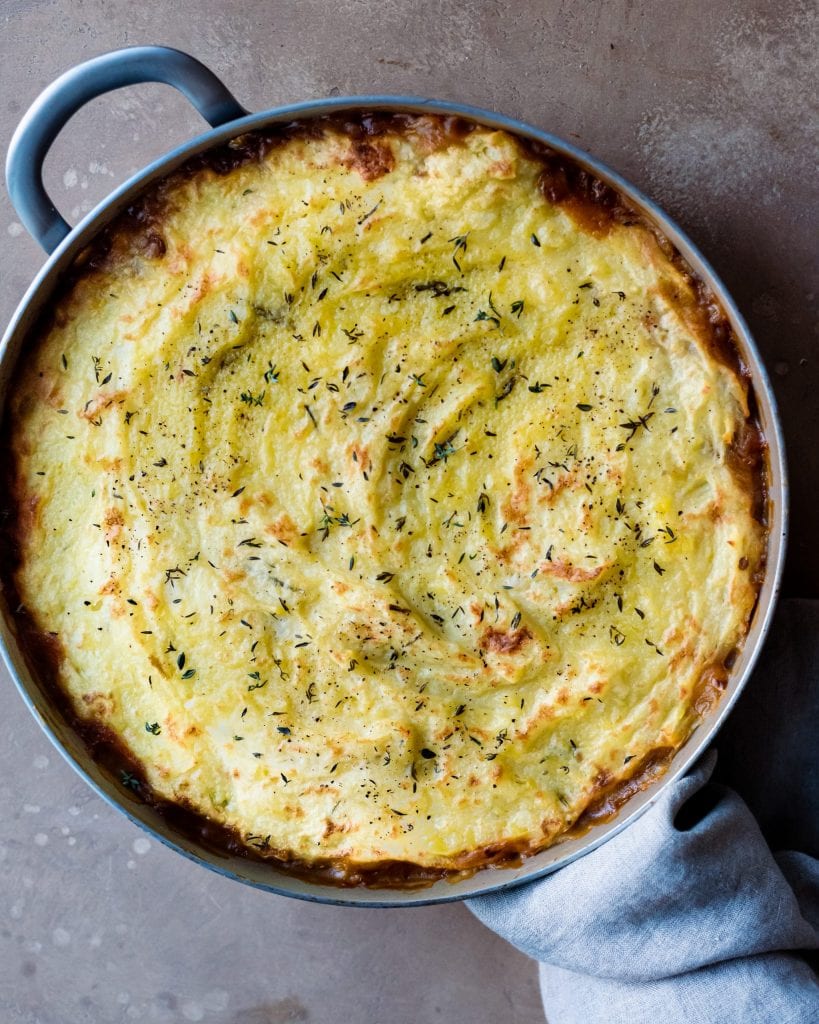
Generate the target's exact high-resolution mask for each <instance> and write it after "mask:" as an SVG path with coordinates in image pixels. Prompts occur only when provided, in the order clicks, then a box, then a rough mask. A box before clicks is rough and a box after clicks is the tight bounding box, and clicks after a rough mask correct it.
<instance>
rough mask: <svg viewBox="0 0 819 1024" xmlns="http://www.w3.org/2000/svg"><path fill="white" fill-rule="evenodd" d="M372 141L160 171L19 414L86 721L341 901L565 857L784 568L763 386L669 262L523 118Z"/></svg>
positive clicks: (52, 335) (209, 814)
mask: <svg viewBox="0 0 819 1024" xmlns="http://www.w3.org/2000/svg"><path fill="white" fill-rule="evenodd" d="M359 128H360V129H361V130H359V131H353V130H351V128H350V127H349V126H347V127H344V126H342V125H334V124H333V123H332V122H327V123H324V124H314V125H313V126H312V127H308V128H305V129H294V130H292V131H289V132H287V131H286V132H283V133H281V135H280V136H279V137H276V138H267V139H264V138H255V137H251V138H250V139H245V140H240V142H239V143H237V144H236V148H235V149H234V150H233V151H231V150H230V149H228V150H227V151H225V153H224V154H223V157H224V159H223V162H222V164H220V163H219V161H218V160H215V161H213V160H212V161H210V162H208V161H200V162H199V163H198V164H197V165H195V166H192V167H188V168H187V169H186V170H185V171H183V172H180V173H178V174H176V175H175V176H174V177H172V178H171V179H170V180H168V181H167V182H165V183H164V184H163V185H161V186H160V188H159V190H158V192H156V193H155V194H154V196H153V197H149V199H148V200H146V202H145V203H144V204H143V205H142V206H141V207H140V208H139V209H138V210H136V211H134V212H133V213H132V215H131V217H130V218H129V219H126V220H124V221H122V222H121V223H120V224H119V225H117V224H115V225H114V227H113V228H112V229H110V230H109V232H108V238H109V243H110V246H109V251H108V252H107V254H104V255H103V256H100V255H99V254H97V255H96V256H95V257H94V258H93V259H92V260H91V267H90V268H86V271H85V272H84V273H83V274H81V275H79V276H78V277H77V279H76V281H75V282H74V284H73V285H72V287H71V288H70V289H69V290H68V291H67V293H66V294H65V295H64V296H63V297H61V298H60V299H59V301H58V302H57V303H56V305H55V308H54V310H53V316H52V319H51V321H50V323H49V324H48V325H47V326H45V327H43V329H42V330H41V332H40V336H39V337H38V338H37V339H36V344H35V343H34V342H32V345H31V346H30V350H29V351H28V352H27V353H26V355H25V358H24V359H23V361H22V365H21V367H20V369H19V371H18V378H17V381H16V385H15V388H14V390H13V397H12V399H11V412H10V419H9V423H10V431H11V445H12V450H13V456H14V460H15V463H14V466H15V468H14V492H15V499H16V507H17V512H16V519H15V530H16V539H17V543H18V545H19V561H18V566H17V571H16V587H17V589H18V591H19V596H20V600H21V602H22V604H23V606H24V607H25V609H26V614H27V615H28V616H29V619H30V620H33V622H34V624H35V626H36V628H37V630H38V631H39V632H40V633H42V634H44V635H46V636H48V637H50V638H51V643H52V646H55V647H56V648H57V649H58V650H59V657H58V659H57V664H56V665H55V670H56V671H57V672H58V675H59V684H60V686H61V688H62V689H63V690H64V691H65V693H66V694H67V695H68V697H69V699H70V702H71V706H72V708H73V710H74V713H75V714H76V715H77V716H78V717H79V718H80V719H81V720H82V721H84V722H86V723H93V724H94V725H95V727H98V728H101V729H103V730H105V731H106V732H109V733H110V734H112V735H114V736H116V737H117V738H118V740H119V742H121V743H122V745H123V747H124V748H125V749H126V750H127V751H128V752H129V753H130V756H131V757H132V758H133V759H134V760H135V761H136V763H138V764H139V766H140V769H139V773H140V782H139V783H138V784H140V785H143V786H144V787H145V789H146V791H150V792H152V793H153V794H154V795H155V797H157V798H160V799H162V800H166V801H169V802H171V803H175V804H181V805H183V806H185V807H188V808H191V809H193V810H194V811H196V812H197V813H199V814H201V815H202V816H203V817H204V818H206V819H208V820H210V821H213V822H216V823H218V824H219V825H221V826H224V827H225V828H226V829H227V830H229V831H230V832H232V833H235V834H236V835H237V836H238V837H239V838H240V839H241V841H242V842H243V843H244V844H245V845H246V846H247V847H248V848H251V849H253V850H255V851H256V852H257V853H258V854H260V855H262V856H267V857H271V858H273V859H277V860H279V861H283V862H299V863H300V864H302V865H307V866H308V867H309V865H310V864H317V865H318V864H321V865H324V866H327V865H329V866H330V875H331V877H333V876H334V877H336V878H337V880H339V881H343V880H345V879H347V880H349V879H350V878H351V877H354V878H358V877H359V876H358V875H356V872H357V871H363V872H365V873H366V871H367V870H373V871H376V872H377V869H378V866H379V865H383V864H387V863H393V864H395V863H399V864H404V865H406V866H409V867H408V869H411V868H412V866H415V867H416V868H417V869H418V871H419V872H421V873H423V872H424V871H426V872H435V871H442V872H443V871H450V870H452V871H457V870H458V869H459V868H464V867H465V866H470V867H473V868H474V867H476V866H479V865H480V864H481V863H483V862H487V861H491V860H492V859H496V858H497V855H498V852H499V851H504V850H507V851H514V852H515V853H518V854H527V853H532V852H535V851H537V850H539V849H542V848H544V847H546V846H548V845H549V844H551V843H553V842H555V841H556V840H558V839H559V838H560V837H561V836H562V835H564V834H565V833H566V831H567V830H568V829H570V828H571V827H572V826H573V825H575V823H576V822H577V821H578V819H581V820H582V815H583V814H584V812H587V813H588V811H589V810H590V809H593V808H594V806H595V802H597V803H598V804H599V802H600V800H601V798H603V797H605V795H606V794H607V793H609V792H610V791H612V790H616V788H617V787H618V786H620V787H621V788H622V787H623V786H625V787H626V788H627V787H628V786H629V781H628V780H629V779H632V777H633V776H634V775H635V771H636V770H637V769H640V768H641V766H646V765H648V766H652V765H655V764H656V763H657V761H658V757H659V758H660V759H662V756H663V755H664V754H666V753H670V752H671V751H673V750H675V749H676V748H678V747H679V746H680V745H681V743H682V742H683V741H684V740H685V739H686V738H687V737H688V735H689V734H690V732H691V730H692V729H693V728H694V726H695V725H696V723H697V721H698V720H699V716H700V715H701V714H702V713H704V712H705V711H707V710H708V709H709V708H710V706H711V704H712V703H713V702H714V701H715V700H716V699H717V697H718V695H719V691H720V688H721V687H722V686H724V683H725V680H726V678H727V669H726V665H730V664H731V659H732V658H733V657H734V656H735V654H736V650H737V648H738V646H740V645H741V643H742V640H743V638H744V636H745V634H746V632H747V629H748V625H749V621H750V617H751V615H752V612H753V608H754V605H755V601H756V596H757V592H758V586H759V579H760V577H761V573H762V569H763V563H764V550H765V532H764V527H763V525H762V523H761V522H760V521H759V518H758V513H757V510H756V504H757V492H758V487H759V485H760V484H761V481H760V479H758V478H759V477H760V474H761V472H762V470H761V468H760V466H759V465H757V466H756V468H755V469H754V470H753V471H752V472H751V473H750V474H749V473H748V472H746V471H745V470H744V469H743V465H742V459H741V457H740V455H741V452H742V451H743V450H744V448H747V444H748V437H750V436H751V435H752V434H753V430H754V427H753V423H752V418H751V414H750V411H749V396H748V388H747V383H746V381H745V380H744V378H743V376H742V374H741V373H740V372H739V370H738V369H737V366H736V365H734V363H732V361H731V359H729V358H726V357H725V345H724V344H722V345H721V344H720V343H719V342H720V339H719V337H718V335H719V332H720V330H722V331H723V333H724V323H723V322H722V321H720V317H719V315H718V314H715V313H714V310H713V308H711V310H710V313H711V317H710V319H709V309H708V307H707V303H706V301H705V299H704V297H703V293H702V289H701V287H700V286H699V285H698V283H697V282H696V281H695V280H694V279H693V278H692V276H691V275H690V274H689V273H688V272H687V271H686V269H685V267H684V266H683V265H682V263H681V261H680V260H679V258H678V257H676V256H675V255H674V253H673V252H672V251H671V250H670V247H669V246H668V245H667V243H664V242H663V240H662V239H660V238H658V236H657V235H656V234H655V232H654V231H653V230H651V228H650V227H648V226H647V225H646V224H644V223H643V222H642V221H641V220H640V219H639V218H638V217H637V216H629V215H628V209H627V207H625V206H624V205H623V206H620V207H617V206H616V204H614V205H612V204H611V203H609V205H608V207H607V206H606V204H605V202H597V200H598V199H599V196H597V197H595V195H594V194H593V193H594V188H592V189H591V191H588V190H587V194H585V195H580V194H578V193H577V192H576V191H575V192H572V190H571V189H570V188H568V187H567V177H566V172H565V169H564V170H562V171H561V170H559V169H558V171H555V168H554V166H552V165H549V163H548V160H547V159H546V157H544V156H542V155H538V154H537V153H535V152H533V151H532V150H531V149H530V148H526V147H525V146H524V145H523V144H522V143H521V142H519V141H518V140H516V139H515V138H513V137H512V136H510V135H508V134H505V133H503V132H501V131H495V130H491V129H487V128H481V127H477V126H467V127H466V128H464V129H463V130H462V131H460V132H453V131H447V130H445V128H446V125H445V124H444V122H443V121H441V120H440V119H437V118H434V117H426V118H417V119H404V120H403V121H402V122H401V123H400V124H396V125H394V126H392V127H390V126H389V124H387V126H386V127H382V130H380V131H372V132H370V133H369V134H368V133H367V131H365V130H364V128H361V126H360V125H359ZM231 152H234V153H235V154H236V159H235V161H231ZM544 161H546V162H544ZM232 164H235V166H233V165H232ZM596 202H597V205H595V203H596ZM723 340H724V339H723ZM738 452H739V453H740V454H739V455H738ZM754 477H756V478H757V479H753V478H754ZM133 778H134V776H133V775H128V776H127V777H125V779H124V781H125V782H126V784H128V783H129V782H131V783H132V782H133ZM632 788H636V784H634V783H632ZM409 874H410V875H411V870H409Z"/></svg>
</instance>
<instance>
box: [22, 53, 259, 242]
mask: <svg viewBox="0 0 819 1024" xmlns="http://www.w3.org/2000/svg"><path fill="white" fill-rule="evenodd" d="M139 82H164V83H165V84H166V85H172V86H173V87H174V88H175V89H178V90H179V91H180V92H181V93H182V94H183V95H184V96H185V97H186V98H187V99H188V100H190V102H191V103H192V104H193V105H194V107H196V109H197V110H198V111H199V113H200V114H201V115H202V117H204V119H205V120H206V121H208V122H209V123H210V124H211V125H213V127H214V128H215V127H217V126H218V125H221V124H225V123H226V122H227V121H233V120H235V119H236V118H237V117H244V115H245V114H246V113H247V111H246V110H245V109H244V107H242V106H241V105H240V104H239V103H238V102H237V100H236V99H235V98H234V96H233V95H232V94H231V93H230V92H229V90H228V89H226V88H225V86H224V85H222V83H221V82H220V81H219V79H218V78H217V77H216V75H214V74H213V72H212V71H209V70H208V68H206V67H205V66H204V64H200V62H199V61H198V60H196V59H195V58H194V57H191V56H189V55H188V54H187V53H182V52H181V51H180V50H172V49H170V48H169V47H167V46H134V47H130V48H128V49H124V50H114V51H113V52H112V53H105V54H103V55H102V56H101V57H94V58H93V60H89V61H86V62H85V63H84V64H79V65H78V66H77V67H75V68H72V69H71V70H70V71H67V72H66V73H65V74H64V75H62V76H61V77H60V78H58V79H57V80H56V82H53V83H52V84H51V85H50V86H49V87H48V88H47V89H46V90H45V91H44V92H42V93H41V94H40V95H39V96H38V97H37V99H36V100H35V101H34V103H33V104H32V105H31V107H29V109H28V111H27V112H26V114H25V116H24V117H23V119H22V121H21V122H20V124H19V125H18V126H17V131H16V132H15V133H14V137H13V138H12V140H11V144H10V146H9V152H8V157H7V159H6V183H7V186H8V190H9V195H10V196H11V201H12V203H13V204H14V208H15V210H16V211H17V214H18V216H19V217H20V220H21V221H22V222H23V224H24V225H25V226H26V228H27V229H28V230H29V232H30V233H31V234H32V235H33V236H34V238H35V239H36V240H37V241H38V242H39V243H40V245H41V246H42V247H43V248H44V249H45V250H46V252H53V250H54V249H56V248H57V246H58V245H59V244H60V242H61V241H62V240H63V239H64V238H65V236H66V235H67V234H68V233H69V231H70V230H71V227H70V225H69V224H68V223H67V222H66V221H65V220H64V218H63V217H62V216H60V214H59V213H58V212H57V209H56V207H55V206H54V204H53V203H52V201H51V199H50V198H49V196H48V193H47V192H46V190H45V186H44V185H43V161H44V160H45V156H46V154H47V153H48V151H49V149H50V148H51V144H52V143H53V142H54V140H55V139H56V137H57V135H58V134H59V133H60V131H61V129H62V128H63V126H64V125H65V123H66V121H67V120H68V119H69V118H70V117H71V115H72V114H74V113H76V112H77V111H78V110H79V109H80V107H82V106H83V104H85V103H88V101H89V100H92V99H94V98H95V97H97V96H101V95H102V94H103V93H106V92H110V91H111V90H112V89H120V88H122V87H123V86H126V85H136V84H137V83H139Z"/></svg>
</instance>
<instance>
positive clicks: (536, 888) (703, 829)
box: [468, 602, 819, 1024]
mask: <svg viewBox="0 0 819 1024" xmlns="http://www.w3.org/2000/svg"><path fill="white" fill-rule="evenodd" d="M794 604H796V605H799V606H800V607H798V608H796V609H795V610H793V611H792V612H789V611H788V610H787V609H786V610H785V611H784V612H782V613H781V614H780V622H782V621H783V620H784V622H785V625H779V624H778V627H779V631H780V632H781V633H782V634H783V635H784V636H785V637H787V638H788V639H790V636H791V634H792V629H791V625H792V619H793V617H794V616H795V617H796V619H797V620H798V622H799V624H800V627H801V626H804V620H805V614H806V613H805V608H804V605H805V602H794ZM808 617H809V618H810V619H811V621H812V622H814V623H815V625H816V627H817V628H816V629H815V630H813V631H812V632H809V633H808V635H807V636H806V635H804V634H802V637H801V642H802V643H803V644H805V645H807V646H808V647H810V646H811V645H813V648H815V652H814V653H815V657H813V658H812V659H810V658H808V659H807V661H806V660H805V659H804V658H802V659H799V660H798V664H799V666H800V669H801V670H805V668H806V665H807V668H808V670H809V671H811V673H812V674H813V689H812V691H811V692H812V694H814V695H816V694H819V602H816V607H815V609H813V610H811V611H810V613H809V616H808ZM771 646H772V647H773V648H776V646H777V644H776V642H775V641H774V643H773V644H772V645H771ZM778 664H779V666H780V668H781V664H782V662H781V660H780V661H778ZM763 668H764V666H763ZM752 682H753V681H752ZM777 685H779V686H781V685H782V679H781V675H780V676H779V677H778V679H777ZM785 685H787V684H785ZM801 685H802V686H804V680H802V681H801ZM817 702H819V700H817V701H815V703H817ZM774 712H775V708H771V707H768V709H767V713H768V714H769V715H770V714H772V713H774ZM814 728H815V719H814ZM781 731H782V730H779V732H781ZM811 731H812V730H811ZM805 735H806V736H807V735H808V734H807V731H806V732H805ZM812 748H813V755H812V756H813V758H814V770H813V773H812V778H810V779H808V780H799V779H793V784H792V786H791V790H792V792H791V793H788V792H782V794H781V799H782V800H786V801H787V800H791V799H798V798H799V796H798V789H799V786H800V784H806V785H809V786H812V787H813V789H814V790H815V788H816V786H817V784H818V781H819V771H817V770H816V769H819V745H817V744H816V742H815V739H814V741H813V743H812ZM757 752H758V758H759V771H760V772H762V771H764V769H765V764H766V762H767V760H768V758H769V757H775V756H776V752H775V751H773V750H770V749H769V750H767V751H766V750H765V749H764V747H763V748H758V751H757ZM715 761H716V756H715V754H714V753H713V752H710V753H708V754H706V755H705V757H704V758H703V759H702V760H701V761H700V763H699V764H698V765H697V766H696V767H695V768H694V770H693V771H692V772H690V773H689V774H688V775H687V776H685V777H684V778H682V779H679V780H677V781H676V782H675V783H673V784H672V785H671V786H670V787H669V788H668V789H667V790H666V791H665V792H664V794H663V795H662V797H661V798H660V799H659V800H658V802H657V803H656V804H655V805H654V807H652V808H651V809H650V810H649V811H647V812H646V813H645V814H644V815H643V816H642V817H641V818H639V819H638V820H637V821H636V822H634V823H633V824H632V825H630V826H629V827H628V828H627V829H625V830H624V831H623V832H621V833H619V834H618V835H616V836H615V837H614V838H612V839H611V840H609V841H608V842H607V843H606V844H604V845H603V846H601V847H599V848H598V849H597V850H595V851H593V852H592V853H590V854H588V855H586V856H585V857H582V858H580V859H579V860H577V861H574V862H573V863H571V864H569V865H567V866H566V867H565V868H562V869H561V870H560V871H558V872H556V873H555V874H552V875H548V876H547V877H545V878H543V879H540V880H539V881H537V882H533V883H530V884H528V885H524V886H521V887H519V888H516V889H513V890H511V891H507V892H503V893H498V894H494V895H489V896H483V897H478V898H476V899H473V900H470V901H469V903H468V905H469V907H470V909H471V910H472V911H473V913H474V914H475V915H476V916H477V917H478V918H480V920H482V921H483V922H484V923H485V924H486V925H488V926H489V927H490V928H492V929H493V930H494V931H496V932H497V933H498V934H499V935H502V936H503V937H504V938H506V939H508V941H509V942H511V943H512V944H513V945H515V946H517V948H518V949H520V950H522V951H523V952H524V953H527V954H528V955H529V956H531V957H533V958H534V959H536V960H538V961H539V962H540V964H541V967H540V976H541V989H542V993H543V1000H544V1007H545V1010H546V1016H547V1019H548V1021H549V1024H581V1022H582V1024H598V1022H599V1024H620V1022H623V1024H626V1022H628V1024H643V1022H646V1024H648V1022H649V1021H650V1022H651V1024H656V1022H657V1021H658V1020H662V1021H663V1022H665V1024H677V1022H679V1024H712V1022H713V1024H732V1022H734V1021H736V1022H740V1021H741V1022H742V1024H756V1022H768V1021H771V1022H774V1021H775V1022H777V1024H785V1022H787V1024H790V1022H793V1024H797V1022H798V1024H808V1022H810V1024H818V1022H819V981H817V978H816V975H815V974H814V972H813V970H812V968H811V966H810V951H815V950H817V949H819V861H817V860H816V859H814V858H813V857H811V856H809V855H808V854H805V853H799V852H788V853H782V854H778V855H776V856H775V855H774V854H773V853H772V852H771V849H770V847H769V846H768V843H767V842H766V839H765V837H764V836H763V834H762V832H761V830H760V827H759V825H758V824H757V821H756V819H755V818H754V816H753V815H752V814H751V812H750V810H749V809H748V806H747V805H746V804H745V802H744V801H743V800H742V799H741V798H740V797H739V796H738V795H737V794H736V793H735V792H734V791H732V790H731V789H729V788H727V787H726V786H724V785H720V784H718V783H716V782H714V781H712V774H713V771H714V764H715ZM808 803H809V801H808ZM803 806H804V805H803ZM814 826H815V823H814ZM814 826H812V827H814Z"/></svg>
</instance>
